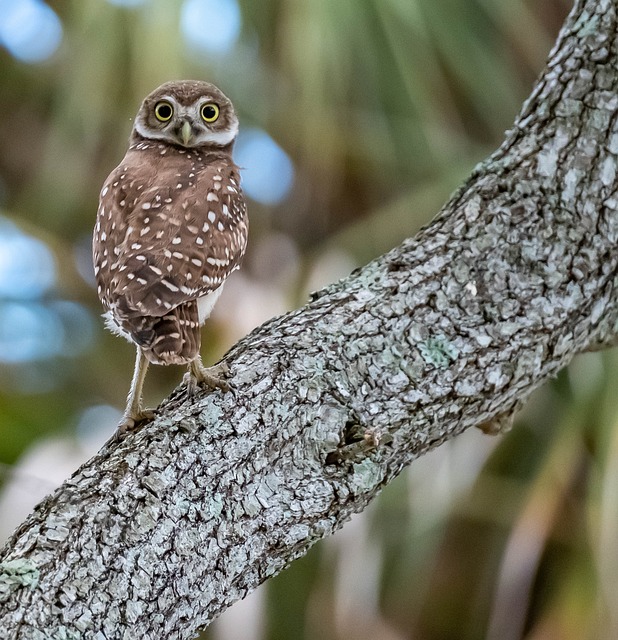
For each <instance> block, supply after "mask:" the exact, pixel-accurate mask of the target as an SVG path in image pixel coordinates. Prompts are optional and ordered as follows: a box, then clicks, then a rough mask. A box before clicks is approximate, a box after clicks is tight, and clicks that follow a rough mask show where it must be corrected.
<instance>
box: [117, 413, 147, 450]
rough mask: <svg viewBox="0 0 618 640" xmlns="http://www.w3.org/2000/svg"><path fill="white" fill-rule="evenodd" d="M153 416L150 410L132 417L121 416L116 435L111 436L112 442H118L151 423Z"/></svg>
mask: <svg viewBox="0 0 618 640" xmlns="http://www.w3.org/2000/svg"><path fill="white" fill-rule="evenodd" d="M155 415H156V412H155V411H153V410H152V409H142V410H141V411H140V412H139V413H137V414H135V415H133V416H130V415H129V416H123V417H122V419H121V420H120V422H119V423H118V428H117V429H116V433H114V435H113V436H112V442H120V441H121V440H124V438H126V436H128V435H129V434H130V433H135V432H136V431H139V430H140V429H141V428H142V427H143V426H144V425H146V424H148V423H149V422H152V421H153V420H154V418H155Z"/></svg>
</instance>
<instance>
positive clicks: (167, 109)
mask: <svg viewBox="0 0 618 640" xmlns="http://www.w3.org/2000/svg"><path fill="white" fill-rule="evenodd" d="M154 113H155V116H156V118H157V120H158V121H159V122H167V121H168V120H171V118H172V116H173V115H174V107H172V105H171V104H170V103H169V102H166V101H165V100H162V101H161V102H157V104H156V105H155V108H154Z"/></svg>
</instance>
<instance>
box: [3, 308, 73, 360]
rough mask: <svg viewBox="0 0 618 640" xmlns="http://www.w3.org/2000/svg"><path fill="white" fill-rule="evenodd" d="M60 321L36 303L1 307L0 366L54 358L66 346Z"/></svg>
mask: <svg viewBox="0 0 618 640" xmlns="http://www.w3.org/2000/svg"><path fill="white" fill-rule="evenodd" d="M63 337H64V331H63V328H62V323H61V321H60V318H59V317H58V316H57V315H56V314H54V313H52V312H50V311H49V309H46V308H45V307H44V306H43V305H42V304H39V303H35V302H5V303H0V362H8V363H18V362H28V361H30V360H43V359H46V358H50V357H52V356H55V355H56V354H57V353H58V351H60V349H61V347H62V343H63Z"/></svg>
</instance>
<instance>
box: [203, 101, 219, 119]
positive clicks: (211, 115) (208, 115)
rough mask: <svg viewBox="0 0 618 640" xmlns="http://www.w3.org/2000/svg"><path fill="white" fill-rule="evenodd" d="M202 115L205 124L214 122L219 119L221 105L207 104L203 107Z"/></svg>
mask: <svg viewBox="0 0 618 640" xmlns="http://www.w3.org/2000/svg"><path fill="white" fill-rule="evenodd" d="M200 113H201V115H202V120H203V121H204V122H214V121H215V120H216V119H217V118H218V117H219V105H216V104H215V103H214V102H207V103H206V104H205V105H204V106H202V108H201V110H200Z"/></svg>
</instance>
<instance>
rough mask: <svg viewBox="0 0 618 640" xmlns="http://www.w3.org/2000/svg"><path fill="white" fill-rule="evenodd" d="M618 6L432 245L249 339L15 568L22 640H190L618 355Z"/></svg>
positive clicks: (434, 225)
mask: <svg viewBox="0 0 618 640" xmlns="http://www.w3.org/2000/svg"><path fill="white" fill-rule="evenodd" d="M616 20H617V1H616V0H614V1H612V0H580V1H578V2H576V5H575V7H574V9H573V11H572V12H571V14H570V16H569V18H568V19H567V21H566V23H565V25H564V27H563V29H562V31H561V33H560V35H559V38H558V41H557V43H556V45H555V47H554V50H553V51H552V53H551V54H550V59H549V63H548V66H547V68H546V70H545V72H544V73H543V75H542V76H541V78H540V79H539V81H538V84H537V85H536V86H535V88H534V90H533V92H532V95H531V96H530V98H529V99H528V101H527V102H526V103H525V105H524V107H523V109H522V112H521V114H520V115H519V117H518V118H517V120H516V122H515V125H514V127H513V128H512V129H511V130H510V131H509V132H508V133H507V134H506V139H505V141H504V143H503V144H502V146H501V147H500V148H499V149H498V150H497V151H496V152H495V153H494V154H493V155H492V156H491V157H490V158H489V159H488V160H487V161H485V162H483V163H482V164H481V165H479V166H478V167H477V168H476V169H475V171H474V172H473V174H472V175H471V177H470V178H469V179H468V180H467V182H466V183H465V184H464V185H463V186H462V187H461V188H460V189H459V191H458V192H457V193H456V194H455V195H454V196H453V197H452V199H451V200H450V201H449V202H448V203H447V204H446V205H445V207H444V208H443V210H442V211H441V212H440V214H439V215H438V216H437V217H436V218H435V219H434V220H433V221H432V222H431V224H429V225H428V226H427V227H426V228H424V229H423V230H422V231H421V232H420V233H419V234H418V235H417V236H416V237H415V238H413V239H409V240H407V241H405V242H404V243H403V244H402V245H401V246H399V247H397V248H396V249H394V250H392V251H391V252H389V253H388V254H386V255H384V256H382V257H381V258H379V259H377V260H375V261H373V262H371V263H370V264H368V265H367V266H366V267H364V268H363V269H361V270H359V271H357V272H355V273H353V274H352V275H351V276H349V277H348V278H346V279H344V280H342V281H340V282H338V283H336V284H333V285H331V286H330V287H328V288H326V289H324V290H322V291H320V292H318V293H317V294H315V295H314V296H313V300H312V301H311V302H310V303H309V304H308V305H306V306H305V307H303V308H302V309H299V310H298V311H295V312H292V313H289V314H287V315H284V316H282V317H279V318H275V319H273V320H271V321H269V322H268V323H266V324H265V325H263V326H262V327H260V328H258V329H256V330H255V331H253V332H252V333H251V334H250V335H249V336H247V337H246V338H245V339H243V340H242V341H241V342H240V343H238V344H237V345H236V346H235V347H234V348H233V349H232V350H231V351H230V352H229V353H228V354H227V356H226V358H225V360H226V362H227V363H228V365H229V366H230V368H231V379H232V381H233V384H234V386H235V392H234V393H227V394H226V393H222V392H220V391H216V392H213V393H210V394H207V395H206V394H205V395H199V396H194V397H192V398H188V397H186V392H185V390H184V389H183V388H180V389H178V390H177V391H176V392H175V394H173V396H172V397H171V398H169V399H168V400H167V401H166V402H165V403H164V405H163V406H162V407H161V410H160V413H159V415H158V417H157V418H156V420H155V421H154V422H153V423H151V424H149V425H148V426H146V427H145V428H144V429H142V430H141V431H140V432H138V433H137V434H135V435H131V436H129V437H127V438H126V439H125V440H124V441H122V442H121V443H119V444H109V445H107V446H106V447H104V448H103V450H102V451H101V452H100V453H99V454H98V455H97V456H96V457H95V458H93V459H92V460H90V461H89V462H88V463H86V464H85V465H84V466H83V467H82V468H81V469H79V470H78V471H77V472H76V473H75V474H74V475H73V477H72V478H70V479H69V480H67V481H66V482H65V483H64V485H63V486H62V487H60V488H59V489H58V490H57V491H56V492H55V493H54V494H53V495H51V496H50V497H48V498H47V499H46V500H45V501H44V502H42V503H41V504H40V505H39V506H38V507H37V509H36V510H35V511H34V513H33V514H32V515H31V516H30V517H29V518H28V519H27V520H26V522H25V523H24V524H23V525H22V526H21V527H20V528H19V529H18V530H17V531H16V533H15V534H14V535H13V537H12V539H11V540H10V541H9V542H8V544H7V545H6V547H5V548H4V549H3V551H2V552H1V553H0V562H1V564H0V629H1V630H3V631H2V632H3V633H4V634H5V635H4V636H3V637H7V638H20V639H21V638H28V639H38V638H96V639H97V640H104V639H112V638H114V639H116V638H126V639H129V638H131V639H133V638H189V637H192V636H193V635H194V634H195V632H196V629H197V628H198V627H200V626H203V625H206V624H208V622H209V621H211V620H212V619H213V618H214V617H216V616H217V615H219V614H220V613H221V612H222V611H223V610H224V609H225V608H226V607H228V606H229V605H230V604H232V603H233V602H234V601H235V600H237V599H239V598H242V597H243V596H244V595H245V594H246V593H248V592H249V591H251V590H252V589H253V588H255V587H256V586H257V585H259V584H260V583H261V582H263V581H264V580H265V579H267V578H268V577H270V576H272V575H274V574H276V573H278V572H279V571H281V569H283V568H284V567H285V566H286V565H287V564H289V563H290V562H291V561H292V560H294V559H295V558H297V557H298V556H300V555H302V554H304V553H305V552H306V551H307V549H308V548H309V547H310V546H311V545H312V544H313V543H315V542H316V541H317V540H319V539H320V538H322V537H323V536H325V535H328V534H330V533H332V532H333V531H335V530H336V529H338V528H339V527H341V526H342V524H343V523H344V522H345V521H346V520H347V519H348V518H349V517H350V516H351V514H352V513H353V512H356V511H361V510H362V509H363V508H364V507H365V506H366V505H367V503H368V502H369V501H370V500H371V499H372V498H373V497H375V495H376V494H377V493H378V491H379V490H380V488H381V487H383V486H384V485H385V484H387V483H388V482H390V481H391V480H392V479H393V478H394V477H395V476H396V475H397V474H398V473H399V472H400V471H401V469H402V468H403V467H404V466H406V465H407V464H409V463H410V462H411V461H412V460H413V459H414V458H416V457H417V456H419V455H421V454H423V453H425V452H427V451H429V450H430V449H432V448H433V447H436V446H438V445H439V444H440V443H442V442H444V441H445V440H447V439H450V438H452V437H454V436H456V435H457V434H459V433H461V432H462V431H464V430H465V429H467V428H469V427H472V426H481V427H483V428H484V429H485V430H488V431H495V430H498V431H499V430H501V429H503V428H504V427H505V426H508V424H509V419H510V416H511V415H512V413H513V411H514V410H515V409H516V408H517V407H518V406H520V405H521V403H522V402H524V401H525V400H526V398H527V397H528V396H529V394H530V393H531V392H532V391H533V390H534V389H535V388H537V387H538V386H539V385H541V384H542V383H543V382H544V381H545V380H547V379H548V378H549V377H551V376H553V375H555V374H556V373H557V372H558V371H559V370H560V369H561V368H562V367H564V366H565V365H566V364H567V363H568V362H569V360H570V359H571V358H572V357H573V356H574V355H575V354H577V353H579V352H582V351H585V350H587V349H590V348H597V347H599V346H604V345H608V344H611V343H613V342H614V341H615V339H616V334H617V327H618V324H617V321H618V305H617V296H616V278H617V273H618V272H617V260H618V252H617V251H616V243H617V238H618V215H617V210H618V195H617V189H616V186H617V181H616V168H617V155H618V125H617V116H618V56H617V53H616V45H617V40H616V37H617V32H616Z"/></svg>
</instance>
